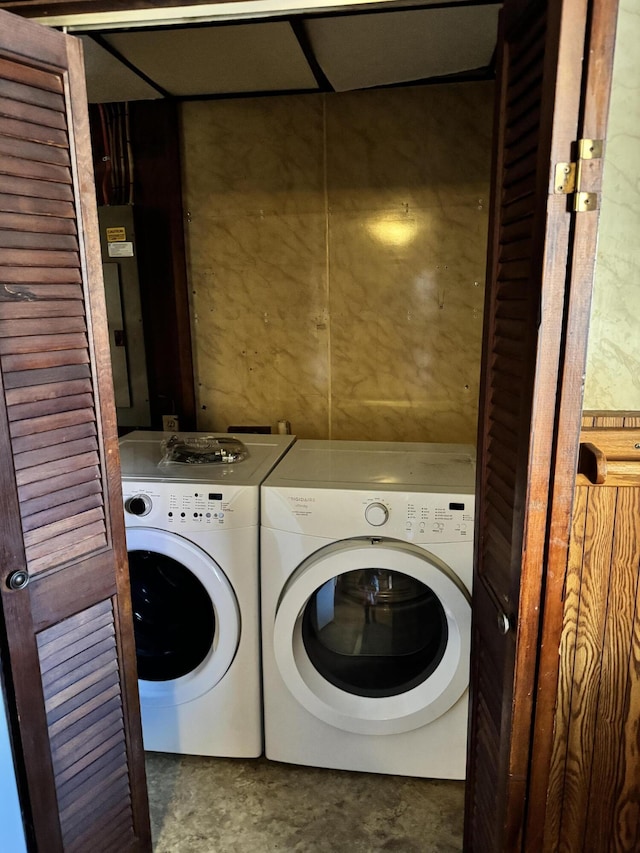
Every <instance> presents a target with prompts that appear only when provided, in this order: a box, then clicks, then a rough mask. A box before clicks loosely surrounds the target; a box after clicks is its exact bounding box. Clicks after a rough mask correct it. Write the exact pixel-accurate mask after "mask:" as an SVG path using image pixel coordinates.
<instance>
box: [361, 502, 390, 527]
mask: <svg viewBox="0 0 640 853" xmlns="http://www.w3.org/2000/svg"><path fill="white" fill-rule="evenodd" d="M364 517H365V518H366V520H367V521H368V522H369V524H371V525H372V526H373V527H382V525H383V524H386V522H387V521H388V520H389V510H388V509H387V507H386V506H385V505H384V504H381V503H378V502H376V503H372V504H369V506H368V507H367V508H366V509H365V511H364Z"/></svg>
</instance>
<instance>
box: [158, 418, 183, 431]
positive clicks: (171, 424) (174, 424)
mask: <svg viewBox="0 0 640 853" xmlns="http://www.w3.org/2000/svg"><path fill="white" fill-rule="evenodd" d="M162 429H163V430H164V431H165V432H178V430H179V429H180V423H179V421H178V416H177V415H163V416H162Z"/></svg>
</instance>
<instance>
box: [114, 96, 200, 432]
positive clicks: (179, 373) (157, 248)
mask: <svg viewBox="0 0 640 853" xmlns="http://www.w3.org/2000/svg"><path fill="white" fill-rule="evenodd" d="M129 119H130V127H131V144H132V149H133V156H134V162H135V175H134V198H135V206H134V211H135V215H136V236H137V247H138V260H139V277H140V297H141V304H142V316H143V325H144V336H145V347H146V352H147V371H148V378H149V402H150V409H151V424H152V427H153V428H155V429H162V419H161V418H162V415H163V414H177V415H178V416H179V418H180V427H181V429H186V430H190V429H195V428H196V416H195V387H194V377H193V357H192V348H191V317H190V308H189V285H188V281H187V269H186V250H185V236H184V215H183V208H182V183H181V174H182V169H181V163H180V120H179V114H178V107H177V104H176V102H175V100H170V101H168V100H156V101H134V102H132V103H131V104H130V105H129Z"/></svg>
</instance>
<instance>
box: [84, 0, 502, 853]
mask: <svg viewBox="0 0 640 853" xmlns="http://www.w3.org/2000/svg"><path fill="white" fill-rule="evenodd" d="M431 6H433V8H429V7H431ZM498 10H499V5H498V4H495V3H486V4H477V3H473V4H466V3H460V4H431V3H428V4H416V5H415V6H411V7H407V8H402V7H397V6H395V4H389V8H384V9H380V10H377V11H375V12H374V11H371V10H368V9H363V10H358V11H357V12H355V13H353V14H349V12H348V10H342V11H340V10H339V11H336V12H331V13H327V14H323V13H318V14H317V15H308V16H299V17H291V16H289V17H287V18H285V17H282V16H276V17H274V18H273V19H254V20H246V21H245V20H241V21H224V22H213V23H209V22H194V23H192V22H188V21H187V22H186V23H182V24H174V25H172V26H171V27H169V28H164V27H162V26H151V27H140V28H138V27H127V26H124V25H123V26H119V25H118V24H117V23H116V24H114V26H113V27H112V28H106V29H96V30H92V29H91V27H87V29H86V32H82V28H79V33H80V34H81V37H82V40H83V43H84V51H85V62H86V67H87V85H88V95H89V102H90V118H91V132H92V143H93V149H94V168H95V171H96V190H97V199H98V212H99V223H100V238H101V243H102V251H103V262H104V266H103V270H104V274H105V286H106V294H107V309H108V314H109V329H110V344H111V352H112V361H113V373H114V385H115V392H116V406H117V413H118V426H119V431H120V432H121V433H122V435H123V440H124V441H125V442H126V437H127V434H128V433H129V432H130V431H131V430H134V429H138V430H141V429H142V430H147V429H149V430H162V429H163V428H164V429H166V430H168V433H167V435H169V434H170V433H171V432H175V431H179V430H190V431H192V430H197V431H200V432H216V433H227V432H228V431H232V432H234V433H236V434H238V433H241V432H243V431H247V432H249V433H253V432H254V431H255V432H259V431H261V430H270V431H271V432H272V433H277V432H278V431H279V426H280V427H281V425H282V423H283V422H284V423H285V424H286V429H287V430H288V429H290V431H291V433H292V434H293V435H295V436H296V438H297V439H298V440H309V439H318V440H327V439H330V440H337V441H342V440H346V441H358V442H369V441H374V442H434V443H439V444H440V443H447V444H456V445H474V444H475V440H476V428H477V414H478V391H479V374H480V352H481V340H482V323H483V305H484V276H485V265H486V251H487V245H486V242H487V225H488V208H489V185H490V165H491V152H492V125H493V98H494V84H493V76H494V68H493V52H494V48H495V42H496V30H497V16H498ZM332 90H335V91H332ZM240 437H241V435H240ZM123 446H124V445H123ZM249 447H250V449H251V445H249ZM133 479H134V480H135V478H133ZM137 488H138V487H137V485H136V489H137ZM136 489H133V491H132V490H131V489H129V487H128V485H127V484H125V498H127V496H128V498H127V499H128V500H135V499H136V495H137V491H136ZM138 491H140V489H138ZM450 491H451V492H455V489H453V488H452V489H451V490H450ZM149 494H152V493H151V491H149ZM209 498H211V494H210V495H209ZM467 509H468V507H467ZM469 518H470V519H471V522H472V515H470V516H469ZM141 521H143V520H141ZM471 528H472V523H471ZM134 610H135V605H134ZM143 711H144V701H143ZM144 722H145V716H144V713H143V727H144ZM166 751H167V752H169V753H170V752H171V751H172V750H171V749H167V750H166ZM185 752H187V753H188V750H185ZM169 760H170V759H169V757H166V758H165V757H160V758H159V759H158V761H159V763H158V764H157V765H153V766H152V769H151V771H150V779H157V778H158V774H159V773H160V772H161V770H162V767H163V766H164V765H163V762H166V761H169ZM285 769H286V768H285ZM167 772H168V773H170V772H171V771H170V770H168V769H167ZM227 772H230V773H233V770H229V771H227ZM243 772H245V773H246V772H247V771H246V770H244V771H243ZM383 772H384V768H383ZM396 772H397V771H396ZM457 778H460V774H459V771H458V776H457ZM417 781H419V780H417ZM318 784H320V782H318ZM372 784H377V783H372ZM400 785H401V782H400V780H398V786H400ZM359 790H360V791H361V793H360V796H362V795H364V796H365V797H366V791H367V789H366V786H365V787H364V788H362V787H360V788H359ZM372 790H373V788H372ZM456 790H457V794H454V795H453V797H454V801H455V802H457V803H458V818H459V822H460V823H459V826H458V827H456V828H455V830H454V836H456V837H457V838H458V839H459V838H460V832H461V828H462V802H461V783H458V788H457V789H456ZM362 791H363V792H364V794H363V793H362ZM411 796H413V794H411ZM446 796H450V794H446V793H445V797H446ZM456 796H457V797H458V799H457V800H456V799H455V798H456ZM425 814H426V813H425ZM425 829H427V830H428V827H425ZM447 832H449V833H450V832H451V828H449V829H448V830H447ZM176 849H178V848H176ZM318 849H320V848H318ZM354 849H355V848H354ZM363 849H364V848H363Z"/></svg>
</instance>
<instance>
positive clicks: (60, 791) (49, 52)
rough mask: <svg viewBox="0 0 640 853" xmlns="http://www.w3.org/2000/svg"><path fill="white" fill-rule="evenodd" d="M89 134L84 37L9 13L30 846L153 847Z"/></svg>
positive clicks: (6, 252) (13, 536)
mask: <svg viewBox="0 0 640 853" xmlns="http://www.w3.org/2000/svg"><path fill="white" fill-rule="evenodd" d="M89 139H90V131H89V117H88V111H87V97H86V88H85V81H84V69H83V65H82V47H81V43H80V42H79V41H78V40H77V39H75V38H73V37H71V36H67V35H64V34H62V33H60V32H57V31H53V30H49V29H46V28H44V27H40V26H37V25H35V24H32V23H30V22H27V21H25V20H23V19H21V18H18V17H15V16H12V15H9V14H7V13H6V12H4V11H2V10H0V504H1V515H2V531H1V533H0V625H2V630H1V631H0V654H1V655H2V669H3V682H4V685H6V691H3V692H4V695H5V698H6V700H7V705H8V710H9V714H10V719H11V722H12V737H13V743H14V763H15V766H16V773H17V775H18V778H19V779H20V782H21V784H20V789H21V795H22V803H21V805H22V809H23V814H24V825H25V832H26V835H27V846H28V847H29V849H33V850H46V851H47V853H76V851H77V853H85V851H87V850H92V851H95V853H134V851H135V853H148V851H150V850H151V834H150V827H149V815H148V804H147V798H146V781H145V773H144V753H143V745H142V731H141V723H140V706H139V700H138V694H137V689H136V688H137V673H136V654H135V640H134V636H133V620H132V614H131V598H130V591H129V577H128V570H127V549H126V533H125V528H124V518H123V513H122V491H121V482H120V468H119V458H118V437H117V423H116V412H115V404H114V397H113V387H112V384H111V365H110V357H109V337H108V325H107V318H106V309H105V299H104V287H103V281H102V267H101V258H100V242H99V235H98V222H97V211H96V204H95V183H94V177H93V172H92V159H91V151H90V146H89ZM0 835H2V832H1V831H0ZM0 846H2V845H1V842H0Z"/></svg>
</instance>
